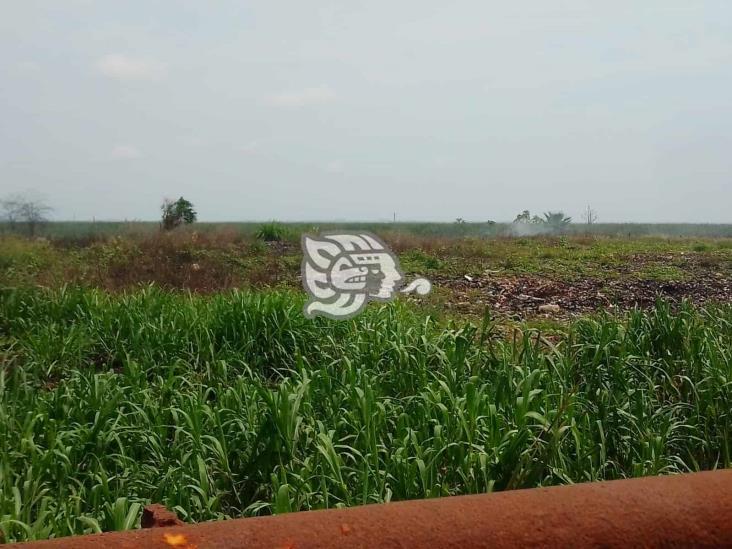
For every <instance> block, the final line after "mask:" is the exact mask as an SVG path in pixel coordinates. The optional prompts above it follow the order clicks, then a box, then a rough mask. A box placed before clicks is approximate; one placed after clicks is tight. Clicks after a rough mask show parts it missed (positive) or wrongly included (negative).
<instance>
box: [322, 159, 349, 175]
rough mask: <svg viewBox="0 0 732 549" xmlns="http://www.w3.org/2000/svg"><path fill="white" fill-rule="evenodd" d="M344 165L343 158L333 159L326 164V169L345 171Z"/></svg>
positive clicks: (333, 171) (328, 170)
mask: <svg viewBox="0 0 732 549" xmlns="http://www.w3.org/2000/svg"><path fill="white" fill-rule="evenodd" d="M344 167H345V166H344V164H343V161H342V160H331V161H330V162H328V163H327V164H326V165H325V171H326V172H328V173H343V170H344Z"/></svg>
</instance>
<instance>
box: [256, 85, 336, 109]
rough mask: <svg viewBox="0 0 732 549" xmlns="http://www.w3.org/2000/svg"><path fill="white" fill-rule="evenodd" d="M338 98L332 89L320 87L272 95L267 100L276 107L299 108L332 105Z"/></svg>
mask: <svg viewBox="0 0 732 549" xmlns="http://www.w3.org/2000/svg"><path fill="white" fill-rule="evenodd" d="M336 97H337V96H336V93H335V92H334V91H333V90H332V89H331V88H330V87H328V86H318V87H315V88H303V89H301V90H295V91H287V92H282V93H278V94H275V95H271V96H270V97H268V98H267V102H268V103H269V104H270V105H274V106H275V107H284V108H299V107H305V106H308V105H322V104H324V103H331V102H332V101H334V100H335V99H336Z"/></svg>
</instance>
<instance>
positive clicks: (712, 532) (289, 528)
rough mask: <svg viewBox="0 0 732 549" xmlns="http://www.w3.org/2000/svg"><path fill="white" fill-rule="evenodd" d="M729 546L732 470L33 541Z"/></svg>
mask: <svg viewBox="0 0 732 549" xmlns="http://www.w3.org/2000/svg"><path fill="white" fill-rule="evenodd" d="M344 546H345V547H460V548H470V547H486V548H487V547H492V548H503V547H598V546H602V547H623V548H625V547H702V546H706V547H732V470H729V471H717V472H707V473H695V474H690V475H678V476H669V477H650V478H643V479H634V480H621V481H613V482H601V483H588V484H578V485H575V486H562V487H554V488H537V489H533V490H516V491H511V492H501V493H497V494H488V495H478V496H461V497H449V498H441V499H431V500H419V501H407V502H400V503H390V504H386V505H367V506H363V507H354V508H351V509H334V510H328V511H311V512H302V513H292V514H287V515H279V516H276V517H261V518H249V519H239V520H230V521H222V522H207V523H201V524H197V525H188V526H174V527H171V528H159V529H158V528H154V529H150V530H136V531H131V532H114V533H108V534H98V535H90V536H79V537H72V538H61V539H57V540H50V541H41V542H34V543H31V544H28V545H24V546H23V547H29V548H33V549H46V548H47V549H60V548H64V547H68V548H72V547H73V548H74V549H98V548H100V547H105V548H106V547H110V548H133V547H135V548H136V547H150V548H159V549H171V548H174V549H176V548H177V549H184V548H187V549H205V548H223V549H231V548H235V547H237V548H239V547H240V548H244V547H246V548H260V547H262V548H264V547H266V548H268V549H272V548H282V549H284V548H291V549H294V548H303V547H344Z"/></svg>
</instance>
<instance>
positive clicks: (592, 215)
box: [582, 205, 597, 225]
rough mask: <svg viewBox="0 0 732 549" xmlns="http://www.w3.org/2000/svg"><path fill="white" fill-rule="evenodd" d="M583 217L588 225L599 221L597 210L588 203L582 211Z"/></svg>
mask: <svg viewBox="0 0 732 549" xmlns="http://www.w3.org/2000/svg"><path fill="white" fill-rule="evenodd" d="M582 219H584V221H585V223H587V224H588V225H594V224H595V223H596V222H597V212H596V211H595V210H593V209H592V208H591V207H590V206H589V205H588V206H587V208H586V209H585V211H584V212H583V213H582Z"/></svg>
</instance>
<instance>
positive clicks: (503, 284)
mask: <svg viewBox="0 0 732 549" xmlns="http://www.w3.org/2000/svg"><path fill="white" fill-rule="evenodd" d="M432 283H433V284H434V286H435V287H436V288H440V289H444V290H447V295H448V296H449V297H448V299H447V302H446V306H447V307H448V308H449V309H455V310H457V311H460V312H474V313H478V314H480V313H482V311H483V309H484V308H485V306H486V305H487V306H489V307H490V308H491V309H492V310H493V311H495V312H498V313H500V314H505V315H510V316H518V317H520V318H530V317H535V316H546V317H563V316H575V315H580V314H585V313H589V312H593V311H598V310H602V309H605V310H618V309H620V310H625V309H630V308H633V307H636V306H638V307H649V306H651V305H652V304H653V303H654V302H655V300H656V299H657V298H658V297H662V298H664V299H666V300H668V301H671V302H679V301H681V300H682V299H687V300H690V301H691V302H693V303H695V304H702V303H708V302H722V303H724V302H726V303H729V302H732V280H730V279H729V277H727V276H726V275H724V274H722V273H713V272H706V273H698V274H697V275H696V276H694V278H693V279H691V280H684V281H662V280H642V279H633V278H619V279H615V280H603V279H598V278H583V279H581V280H577V281H572V282H568V281H563V280H557V279H553V278H549V277H546V276H538V275H525V276H500V275H495V274H491V273H486V274H485V275H482V276H478V277H473V276H468V275H464V276H461V277H440V276H438V277H433V280H432Z"/></svg>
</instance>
